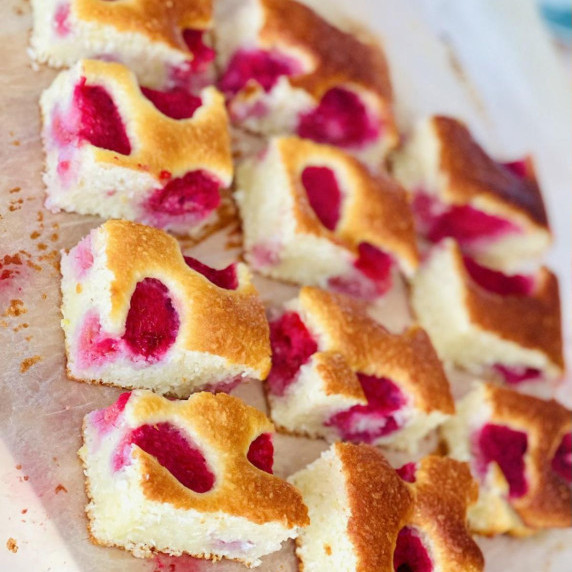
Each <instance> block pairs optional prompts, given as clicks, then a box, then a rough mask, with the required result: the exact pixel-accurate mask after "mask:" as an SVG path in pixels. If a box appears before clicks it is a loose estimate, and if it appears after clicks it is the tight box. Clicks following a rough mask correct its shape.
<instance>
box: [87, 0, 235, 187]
mask: <svg viewBox="0 0 572 572" xmlns="http://www.w3.org/2000/svg"><path fill="white" fill-rule="evenodd" d="M102 3H103V4H106V5H114V4H115V2H107V1H105V2H102ZM160 4H162V3H160ZM77 65H78V68H79V69H78V73H79V75H80V76H81V77H85V78H86V83H87V84H88V85H100V86H102V87H104V88H105V89H106V90H107V91H108V92H109V94H110V95H111V97H112V99H113V100H114V103H115V104H116V105H117V107H118V109H119V112H120V115H121V117H122V119H123V121H124V122H125V127H126V130H127V134H128V137H129V139H130V141H131V145H132V151H131V154H130V155H122V154H120V153H117V152H115V151H111V150H108V149H102V148H99V147H93V153H94V158H95V160H96V161H97V162H100V163H109V164H110V165H113V166H116V167H125V168H128V169H133V170H138V171H147V172H149V173H151V174H152V175H153V176H154V177H156V178H158V179H159V178H160V176H161V173H162V172H165V171H168V172H169V173H170V174H171V175H172V176H174V177H178V176H181V175H184V174H185V173H187V172H189V171H192V170H195V169H205V170H207V171H210V172H211V173H213V174H214V175H215V176H217V177H218V178H219V180H220V181H221V182H222V184H223V186H228V185H229V184H230V181H231V180H232V173H233V165H232V157H231V151H230V134H229V130H228V129H229V128H228V116H227V113H226V108H225V105H224V97H223V96H222V94H221V93H219V92H218V91H217V90H216V89H215V88H213V87H208V88H206V89H204V90H203V91H202V92H201V99H202V105H201V107H199V108H198V109H197V110H196V111H195V113H194V114H193V116H192V117H190V118H188V119H179V120H177V119H172V118H170V117H167V116H166V115H164V114H163V113H161V112H160V111H159V110H158V109H157V108H156V107H155V106H154V105H153V103H152V102H151V101H150V100H149V99H147V98H146V97H145V96H144V95H143V93H142V92H141V89H140V87H139V84H138V83H137V79H136V77H135V75H134V74H133V73H132V72H131V71H130V70H129V69H128V68H127V67H125V66H124V65H122V64H119V63H114V62H104V61H99V60H82V61H80V62H79V63H78V64H77Z"/></svg>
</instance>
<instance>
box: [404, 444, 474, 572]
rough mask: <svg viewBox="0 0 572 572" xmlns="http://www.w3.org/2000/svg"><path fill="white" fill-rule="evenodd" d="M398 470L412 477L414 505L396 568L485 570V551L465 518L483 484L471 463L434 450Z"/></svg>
mask: <svg viewBox="0 0 572 572" xmlns="http://www.w3.org/2000/svg"><path fill="white" fill-rule="evenodd" d="M397 473H398V474H399V475H400V476H401V477H402V478H403V479H404V480H405V481H406V482H407V483H409V489H410V491H411V492H412V493H413V498H414V510H413V515H412V516H411V518H410V520H409V522H408V523H407V525H406V526H405V527H404V528H403V529H401V530H400V532H399V536H398V537H397V546H396V549H395V552H394V556H393V565H394V569H395V570H396V571H397V572H402V571H414V572H437V571H440V572H457V571H458V570H463V571H464V572H481V571H482V570H483V569H484V558H483V554H482V552H481V550H480V548H479V547H478V545H477V544H476V542H475V541H474V540H473V538H472V537H471V535H470V533H469V530H468V524H467V510H468V509H469V507H471V506H473V505H474V503H476V501H477V498H478V496H479V487H478V485H477V482H476V481H475V480H474V479H473V477H472V476H471V472H470V470H469V467H468V465H467V463H461V462H459V461H457V460H454V459H449V458H446V457H437V456H434V455H430V456H428V457H425V458H424V459H421V460H420V461H419V462H417V463H408V464H406V465H404V466H403V467H401V468H400V469H398V471H397Z"/></svg>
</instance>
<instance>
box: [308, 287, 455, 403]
mask: <svg viewBox="0 0 572 572" xmlns="http://www.w3.org/2000/svg"><path fill="white" fill-rule="evenodd" d="M300 304H301V307H302V309H303V319H304V321H305V322H306V323H307V324H308V325H309V326H310V328H311V329H312V331H315V332H317V334H318V335H319V336H320V339H321V340H323V343H324V346H325V347H327V349H328V350H330V351H336V352H340V353H342V354H343V355H344V356H345V358H346V360H347V361H348V363H349V366H350V367H351V368H352V369H353V370H354V371H355V372H360V373H364V374H366V375H373V376H376V377H387V378H389V379H391V380H392V381H393V382H395V383H396V384H397V385H398V386H399V387H400V388H401V389H403V391H404V392H405V394H406V395H409V396H412V398H413V400H414V403H415V406H416V407H417V408H418V409H421V410H422V411H425V412H431V411H435V410H437V411H442V412H443V413H451V414H452V413H454V411H455V406H454V403H453V398H452V396H451V391H450V387H449V382H448V380H447V378H446V376H445V372H444V370H443V365H442V364H441V362H440V360H439V358H438V357H437V353H436V352H435V349H434V348H433V346H432V344H431V341H430V340H429V336H428V335H427V334H426V332H425V331H424V330H423V329H421V328H420V327H419V326H412V327H410V328H409V329H408V330H407V331H405V332H404V333H403V334H392V333H390V332H388V331H387V330H386V329H385V328H384V327H383V326H382V325H381V324H379V323H377V322H376V321H375V320H373V319H372V318H371V317H370V316H369V315H368V314H367V310H366V308H367V307H366V305H365V304H364V303H362V302H360V301H357V300H355V299H352V298H350V297H348V296H344V295H342V294H332V293H330V292H326V291H325V290H320V289H318V288H312V287H309V286H306V287H304V288H302V290H301V292H300Z"/></svg>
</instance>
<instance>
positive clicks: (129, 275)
mask: <svg viewBox="0 0 572 572" xmlns="http://www.w3.org/2000/svg"><path fill="white" fill-rule="evenodd" d="M97 232H98V234H97V235H96V236H102V238H103V240H104V245H105V254H106V258H107V266H108V269H109V271H110V272H111V273H112V274H113V276H114V278H113V280H112V282H111V314H110V317H111V319H112V320H115V321H118V322H120V323H124V321H125V319H126V317H127V312H128V311H129V304H130V300H131V295H132V293H133V291H134V290H135V286H136V284H137V282H139V281H140V280H142V279H143V278H146V277H150V278H157V279H159V280H161V281H162V282H163V283H164V284H165V285H166V286H167V287H168V288H169V290H170V293H171V296H172V297H173V300H174V305H175V307H176V309H177V311H178V313H179V320H180V328H179V337H178V340H177V344H180V345H181V347H183V348H185V349H186V350H189V351H197V352H207V353H210V354H215V355H219V356H221V357H222V358H224V359H226V360H228V362H230V363H231V364H242V365H245V366H246V367H250V368H252V369H254V370H257V371H258V372H259V373H260V375H261V378H262V379H264V378H265V377H266V375H267V374H268V371H269V370H270V341H269V340H270V333H269V328H268V322H267V320H266V315H265V311H264V306H263V304H262V302H261V300H260V298H259V297H258V293H257V291H256V289H255V288H254V286H253V285H252V284H251V282H250V279H249V277H248V274H247V273H246V272H244V271H243V272H241V271H240V267H239V269H238V270H239V272H238V278H239V287H238V288H237V289H236V290H225V289H223V288H219V287H218V286H215V285H214V284H213V283H212V282H210V281H209V280H208V279H207V278H205V277H204V276H203V275H202V274H200V273H198V272H196V271H194V270H192V269H191V268H189V266H187V264H186V263H185V261H184V259H183V255H182V253H181V250H180V248H179V245H178V243H177V241H176V240H175V239H174V238H173V237H171V236H169V235H168V234H167V233H165V232H163V231H161V230H158V229H155V228H151V227H147V226H144V225H141V224H137V223H133V222H128V221H122V220H111V221H107V222H106V223H104V224H103V225H102V226H101V227H100V228H99V229H98V231H97Z"/></svg>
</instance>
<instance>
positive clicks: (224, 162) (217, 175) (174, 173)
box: [40, 60, 233, 235]
mask: <svg viewBox="0 0 572 572" xmlns="http://www.w3.org/2000/svg"><path fill="white" fill-rule="evenodd" d="M40 107H41V112H42V122H43V128H42V139H43V144H44V150H45V154H46V170H45V174H44V182H45V184H46V192H47V199H46V207H47V208H48V209H50V210H52V211H59V210H66V211H69V212H78V213H80V214H96V215H100V216H102V217H105V218H125V219H129V220H135V221H138V222H142V223H145V224H150V225H152V226H156V227H159V228H163V229H165V230H171V231H173V232H176V233H179V234H191V235H198V234H200V233H201V231H202V230H203V229H204V227H205V226H206V225H209V224H215V223H216V221H217V220H218V219H220V216H221V211H222V209H223V207H224V201H223V200H222V194H224V191H225V189H227V188H228V186H229V185H230V183H231V181H232V176H233V165H232V158H231V151H230V135H229V132H228V118H227V114H226V109H225V106H224V101H223V97H222V95H221V94H220V93H219V92H218V91H217V90H216V89H215V88H212V87H209V88H206V89H204V90H203V91H202V92H201V93H200V96H194V95H191V94H189V93H187V92H185V91H183V90H180V89H175V90H170V91H157V90H153V89H149V88H146V87H141V86H140V85H139V84H138V83H137V80H136V78H135V76H134V75H133V73H132V72H131V71H130V70H128V69H127V68H126V67H125V66H123V65H121V64H118V63H111V62H102V61H97V60H82V61H80V62H78V63H77V64H76V65H75V66H74V67H73V68H72V69H70V70H67V71H64V72H61V74H60V75H59V76H58V77H57V78H56V79H55V80H54V82H53V83H52V85H51V86H50V87H49V88H48V89H47V90H45V91H44V93H43V94H42V97H41V99H40ZM221 193H222V194H221ZM229 200H230V199H229V198H228V197H227V198H226V201H227V202H228V201H229Z"/></svg>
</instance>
